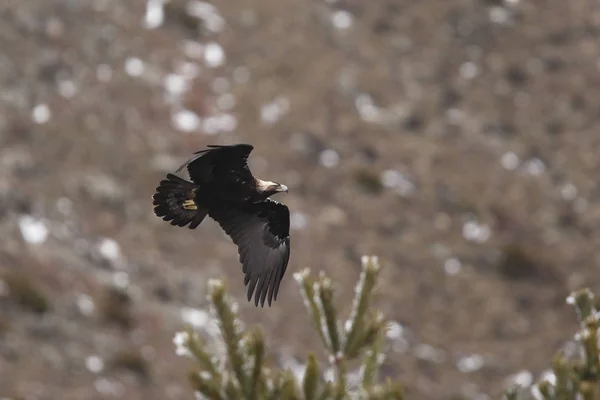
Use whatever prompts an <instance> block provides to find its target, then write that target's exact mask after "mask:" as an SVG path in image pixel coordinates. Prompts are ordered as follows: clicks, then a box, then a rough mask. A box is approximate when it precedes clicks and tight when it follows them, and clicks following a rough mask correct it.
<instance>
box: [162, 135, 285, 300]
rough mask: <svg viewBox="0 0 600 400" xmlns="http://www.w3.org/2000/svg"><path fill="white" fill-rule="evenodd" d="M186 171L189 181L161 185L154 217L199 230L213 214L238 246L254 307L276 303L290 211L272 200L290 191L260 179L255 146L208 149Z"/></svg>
mask: <svg viewBox="0 0 600 400" xmlns="http://www.w3.org/2000/svg"><path fill="white" fill-rule="evenodd" d="M208 147H209V148H208V149H206V150H201V151H198V152H196V153H194V154H195V156H194V157H192V158H191V159H190V160H188V161H187V162H186V163H185V164H183V165H182V166H181V167H180V168H179V169H178V170H177V172H179V171H181V170H182V169H183V168H185V167H187V170H188V172H189V175H190V179H191V182H190V181H187V180H185V179H183V178H180V177H178V176H176V175H173V174H167V179H166V180H163V181H161V182H160V184H159V186H158V187H157V188H156V193H155V194H154V196H153V200H154V201H153V204H154V213H155V214H156V216H158V217H161V218H162V219H163V220H165V221H170V223H171V225H176V226H181V227H183V226H186V225H188V226H189V228H190V229H195V228H196V227H198V225H200V223H201V222H202V221H203V220H204V218H205V217H206V216H207V215H208V216H209V217H210V218H212V219H214V220H215V221H217V222H218V223H219V225H220V226H221V228H223V230H224V231H225V233H227V234H228V235H229V236H230V237H231V238H232V240H233V242H234V243H235V244H236V245H237V246H238V253H239V259H240V262H241V263H242V271H243V272H244V274H245V278H244V284H246V285H248V284H249V286H248V300H250V299H251V298H252V295H253V293H254V291H255V290H256V294H255V304H256V305H258V303H259V300H260V303H261V306H263V305H264V302H265V299H266V300H267V301H268V304H269V306H270V305H271V301H272V300H273V299H277V293H278V290H279V284H280V282H281V279H282V278H283V275H284V273H285V270H286V268H287V264H288V261H289V257H290V237H289V229H290V214H289V210H288V208H287V207H286V206H285V205H283V204H281V203H278V202H276V201H274V200H271V199H270V198H269V197H270V196H272V195H273V194H275V193H279V192H287V187H285V186H284V185H280V184H278V183H276V182H270V181H263V180H261V179H258V178H255V177H254V176H253V175H252V173H251V172H250V169H249V168H248V164H247V159H248V155H249V154H250V152H251V151H252V150H253V146H251V145H248V144H238V145H233V146H208Z"/></svg>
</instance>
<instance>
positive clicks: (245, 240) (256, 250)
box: [209, 199, 290, 307]
mask: <svg viewBox="0 0 600 400" xmlns="http://www.w3.org/2000/svg"><path fill="white" fill-rule="evenodd" d="M209 216H210V217H211V218H213V219H214V220H215V221H217V222H218V223H219V225H221V228H223V230H224V231H225V233H227V235H229V236H230V237H231V238H232V240H233V242H234V243H235V244H236V245H237V246H238V254H239V259H240V262H241V263H242V271H243V272H244V274H245V277H244V284H245V285H248V294H247V296H248V300H250V299H251V298H252V295H253V293H254V291H255V290H256V294H255V295H254V303H255V305H257V306H258V303H259V301H260V304H261V307H263V306H264V303H265V299H266V300H267V302H268V304H269V306H271V301H272V300H277V293H278V291H279V284H280V283H281V279H282V278H283V275H284V274H285V270H286V268H287V265H288V261H289V258H290V236H289V231H290V213H289V210H288V208H287V207H286V206H285V205H283V204H281V203H278V202H276V201H274V200H270V199H267V200H265V201H261V202H257V203H251V204H249V205H247V206H244V208H239V207H236V208H228V207H226V206H223V207H219V208H215V209H213V210H211V211H210V212H209Z"/></svg>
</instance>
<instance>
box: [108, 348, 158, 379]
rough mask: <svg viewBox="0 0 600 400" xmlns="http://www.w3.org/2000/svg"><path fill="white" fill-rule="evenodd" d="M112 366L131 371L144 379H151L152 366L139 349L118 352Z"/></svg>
mask: <svg viewBox="0 0 600 400" xmlns="http://www.w3.org/2000/svg"><path fill="white" fill-rule="evenodd" d="M111 365H112V366H113V368H116V369H126V370H129V371H131V372H133V373H135V374H137V375H138V376H139V377H140V378H142V379H148V378H149V377H150V365H149V364H148V362H147V361H146V359H145V358H144V357H143V356H142V354H141V353H140V351H139V350H137V349H133V350H123V351H120V352H118V353H117V354H115V356H114V357H113V359H112V361H111Z"/></svg>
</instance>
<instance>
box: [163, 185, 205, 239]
mask: <svg viewBox="0 0 600 400" xmlns="http://www.w3.org/2000/svg"><path fill="white" fill-rule="evenodd" d="M197 188H198V186H197V185H196V184H194V183H192V182H189V181H186V180H185V179H183V178H180V177H178V176H177V175H173V174H167V179H164V180H162V181H160V183H159V185H158V187H157V188H156V193H154V196H152V199H153V203H152V204H153V205H154V214H155V215H156V216H157V217H161V218H162V219H163V220H164V221H170V223H171V225H174V226H186V225H187V224H189V228H190V229H195V228H197V227H198V225H200V223H201V222H202V221H203V220H204V218H205V217H206V215H207V213H208V210H204V209H203V208H201V207H200V206H199V205H198V203H196V201H195V197H196V189H197Z"/></svg>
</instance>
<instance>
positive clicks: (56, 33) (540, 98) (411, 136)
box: [0, 0, 600, 400]
mask: <svg viewBox="0 0 600 400" xmlns="http://www.w3.org/2000/svg"><path fill="white" fill-rule="evenodd" d="M149 3H150V6H152V7H150V12H148V15H149V17H148V18H149V21H150V23H147V22H146V18H147V17H146V15H147V9H146V7H147V5H146V2H145V1H118V0H88V1H82V0H19V1H17V0H5V1H1V2H0V48H1V52H0V88H1V90H0V145H1V148H0V151H1V153H0V163H1V169H0V204H1V206H2V208H1V219H0V232H1V234H2V238H3V239H2V241H1V242H0V260H1V263H0V274H2V275H0V276H2V277H3V280H1V281H0V282H3V283H2V284H1V285H0V331H1V332H2V333H0V398H2V397H4V398H11V399H32V400H33V399H60V400H71V399H111V398H125V399H131V400H134V399H148V400H154V399H173V400H175V399H190V398H193V393H192V392H191V390H190V388H189V386H188V383H187V376H186V373H187V370H188V368H189V366H190V364H189V362H188V361H187V360H186V359H184V358H181V357H177V356H176V355H175V352H174V345H173V343H172V338H173V335H174V334H175V332H177V331H179V330H180V329H182V327H183V326H184V323H185V321H184V320H183V319H182V317H181V310H182V309H183V308H185V307H188V308H193V309H199V310H205V309H206V307H207V300H206V288H207V286H206V285H207V280H208V279H210V278H220V277H223V278H225V279H227V282H228V288H229V292H230V293H231V294H232V295H233V296H234V297H235V298H236V300H238V301H239V305H240V314H241V318H242V319H243V320H244V322H245V323H246V324H247V326H249V327H258V326H260V327H262V328H263V329H264V330H265V331H266V334H267V340H268V348H269V351H270V354H271V356H272V358H273V361H274V362H276V363H279V364H280V365H283V366H285V365H288V364H286V362H287V361H286V360H288V361H289V360H290V357H296V358H297V361H298V362H303V361H304V360H305V357H306V351H307V350H309V349H316V350H317V351H320V350H321V348H322V347H321V344H320V343H319V341H318V336H317V334H316V333H315V332H314V331H313V330H311V329H310V319H309V318H308V316H307V314H306V312H305V310H304V307H303V304H302V300H301V297H300V294H299V291H298V288H297V285H296V282H295V281H294V279H293V273H294V272H297V271H300V270H301V269H303V268H305V267H310V268H311V270H312V271H313V273H314V274H318V272H319V271H321V270H324V271H326V273H327V274H328V275H329V276H330V277H332V278H333V280H334V282H335V288H336V295H337V301H338V304H339V305H340V306H341V308H342V309H343V310H344V311H346V310H348V308H349V300H350V299H351V298H352V296H353V285H354V283H355V282H356V280H357V278H358V273H359V267H360V256H361V255H362V254H377V255H379V256H380V258H381V260H382V263H383V266H384V269H383V272H382V279H381V281H380V285H379V291H378V294H377V298H376V306H377V307H378V308H380V309H381V310H383V311H384V312H385V313H386V315H387V317H388V318H389V319H391V320H393V321H396V322H397V323H399V324H400V326H401V327H402V330H401V332H400V333H401V336H400V337H399V338H396V339H394V340H392V341H391V342H390V349H389V350H388V352H387V353H388V359H387V361H386V363H385V365H384V370H383V372H384V375H386V376H391V377H393V378H395V379H398V380H400V381H401V382H403V383H404V384H405V385H406V388H407V393H408V394H409V398H411V399H456V398H472V399H486V398H495V399H497V398H500V396H501V393H502V389H503V388H504V387H505V385H506V384H507V383H508V382H509V381H510V377H511V376H512V375H513V374H517V373H519V372H522V371H530V372H531V373H532V374H533V375H532V376H533V378H537V377H538V376H539V374H540V373H542V372H543V371H544V370H545V369H546V368H547V366H548V364H549V361H550V359H551V357H552V354H553V353H554V352H555V351H556V350H558V349H559V348H560V347H561V346H562V345H563V343H565V341H568V340H569V339H571V336H572V333H573V332H574V330H575V328H576V323H577V321H576V316H575V313H574V312H573V310H572V309H571V308H570V306H569V305H567V304H566V303H565V298H566V296H567V295H568V294H569V292H570V291H571V290H573V289H576V288H580V287H582V286H589V287H590V288H591V289H593V290H597V289H599V286H600V279H599V277H598V271H599V267H600V266H599V261H600V260H599V259H598V252H597V249H598V245H599V244H600V243H599V242H600V240H599V239H600V237H599V236H598V232H599V230H600V202H599V199H600V191H599V189H600V188H599V186H598V183H597V175H598V171H599V167H600V156H599V154H600V133H599V132H598V128H597V126H596V123H597V121H598V117H599V115H600V114H599V113H598V110H599V109H600V108H599V106H600V91H599V90H598V89H599V88H600V74H599V66H600V58H599V57H600V41H599V35H600V7H599V6H598V4H597V2H595V1H592V0H570V1H564V0H551V1H541V0H521V1H519V0H512V1H508V0H507V1H505V2H503V1H500V0H487V1H483V0H479V1H476V0H462V1H459V0H421V1H393V0H387V1H384V0H368V1H366V0H348V1H335V0H330V1H292V0H255V1H252V2H245V1H240V0H238V1H231V0H230V1H219V2H215V3H214V5H215V7H216V9H213V8H211V7H209V6H208V4H207V3H202V2H199V1H190V2H187V1H184V0H172V1H171V2H170V3H168V4H167V5H166V6H164V8H163V11H164V14H163V17H164V18H163V20H162V21H161V20H160V14H157V12H159V11H160V10H158V9H156V8H153V7H157V5H156V4H158V3H160V2H158V1H156V0H154V1H150V2H149ZM188 3H189V4H188ZM190 11H191V13H190ZM237 142H245V143H251V144H253V145H254V146H255V150H254V152H253V153H252V155H251V159H250V162H251V168H252V170H253V171H254V172H255V173H256V174H257V175H258V176H260V177H262V178H265V179H269V180H274V181H278V182H281V183H284V184H286V185H287V186H289V188H290V193H289V194H283V195H277V197H276V199H277V200H279V201H282V202H285V203H286V204H287V205H288V206H289V207H290V209H291V211H292V225H293V228H294V229H293V230H292V246H293V247H292V258H291V261H290V265H289V267H288V272H287V274H286V276H285V278H284V281H283V283H282V288H281V292H280V296H279V299H278V300H277V302H276V303H275V304H274V305H273V306H272V307H271V308H263V309H261V308H255V307H254V305H253V303H248V302H247V301H246V299H245V289H244V287H243V277H242V274H241V268H240V265H239V263H238V261H237V254H236V249H235V246H234V245H233V244H232V243H231V242H230V241H229V239H228V238H227V237H225V235H224V234H223V233H222V231H220V229H219V228H218V225H217V224H216V223H214V222H213V221H209V220H207V221H206V222H205V223H203V224H202V225H201V226H200V227H199V228H198V229H196V230H195V231H190V230H188V229H182V228H175V227H172V226H170V225H169V224H167V223H165V222H163V221H161V220H159V219H158V218H156V217H155V216H154V215H153V214H152V204H151V196H152V194H153V191H154V188H155V187H156V185H157V183H158V181H159V180H160V179H161V178H162V177H163V176H164V175H165V174H166V173H167V172H171V171H174V170H175V169H176V168H177V167H178V166H179V165H180V164H181V163H182V162H184V161H185V160H186V159H187V158H188V157H189V156H190V154H191V153H193V152H194V151H197V150H199V149H201V148H203V147H204V146H205V145H207V144H229V143H237ZM30 285H34V287H33V288H31V289H28V288H29V286H30ZM115 285H117V286H119V287H121V288H123V287H124V288H125V290H124V292H123V290H118V289H115ZM123 293H126V295H124V294H123ZM40 295H42V296H45V298H46V299H47V303H46V302H44V298H43V297H40ZM46 306H48V307H49V308H48V309H47V310H46V312H44V313H42V312H41V311H44V310H45V309H46ZM520 378H521V379H522V380H525V381H526V380H527V379H526V378H527V373H522V374H521V375H520Z"/></svg>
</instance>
